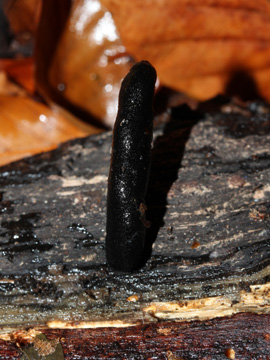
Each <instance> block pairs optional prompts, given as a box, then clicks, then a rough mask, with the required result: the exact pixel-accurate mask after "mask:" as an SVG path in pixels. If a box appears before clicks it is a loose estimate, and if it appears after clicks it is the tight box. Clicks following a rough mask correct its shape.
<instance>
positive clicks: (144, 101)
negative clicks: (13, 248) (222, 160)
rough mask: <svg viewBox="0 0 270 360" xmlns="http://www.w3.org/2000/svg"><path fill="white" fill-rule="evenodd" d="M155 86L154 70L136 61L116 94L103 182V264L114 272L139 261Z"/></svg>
mask: <svg viewBox="0 0 270 360" xmlns="http://www.w3.org/2000/svg"><path fill="white" fill-rule="evenodd" d="M155 82H156V71H155V69H154V68H153V66H152V65H151V64H150V63H149V62H147V61H141V62H139V63H137V64H135V65H134V66H133V67H132V68H131V70H130V72H129V73H128V74H127V76H126V77H125V78H124V80H123V82H122V86H121V89H120V93H119V106H118V114H117V118H116V121H115V125H114V130H113V142H112V155H111V166H110V173H109V179H108V198H107V228H106V232H107V235H106V257H107V262H108V264H109V265H110V266H111V267H112V268H114V269H116V270H122V271H132V270H134V269H136V268H137V267H138V266H139V265H140V263H141V260H142V255H143V249H144V242H145V234H146V227H147V221H146V220H145V209H146V206H145V200H144V199H145V194H146V190H147V183H148V178H149V171H150V152H151V142H152V135H153V96H154V90H155Z"/></svg>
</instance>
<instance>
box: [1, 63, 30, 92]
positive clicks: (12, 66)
mask: <svg viewBox="0 0 270 360" xmlns="http://www.w3.org/2000/svg"><path fill="white" fill-rule="evenodd" d="M0 72H3V73H5V74H6V76H8V77H9V78H10V79H12V80H13V81H14V82H15V83H16V84H19V85H20V86H21V87H22V88H23V89H25V90H26V91H27V92H28V93H30V94H34V92H35V80H34V62H33V58H32V57H30V58H25V59H0ZM23 89H22V91H23Z"/></svg>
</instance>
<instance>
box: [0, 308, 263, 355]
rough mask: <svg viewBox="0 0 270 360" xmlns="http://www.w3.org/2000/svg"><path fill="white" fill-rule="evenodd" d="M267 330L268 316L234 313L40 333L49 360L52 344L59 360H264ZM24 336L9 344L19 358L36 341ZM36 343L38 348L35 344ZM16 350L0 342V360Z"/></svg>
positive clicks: (50, 330)
mask: <svg viewBox="0 0 270 360" xmlns="http://www.w3.org/2000/svg"><path fill="white" fill-rule="evenodd" d="M269 329H270V316H269V315H256V314H238V315H235V316H233V317H231V318H217V319H212V320H209V321H207V322H200V321H193V322H182V323H177V322H161V323H157V324H148V325H140V326H135V327H130V328H124V329H119V328H103V329H76V330H67V329H66V330H63V329H54V330H52V329H46V330H43V334H45V335H46V337H47V339H49V340H50V342H51V344H52V346H51V348H52V351H51V357H50V359H51V360H59V359H60V358H59V357H53V354H54V352H53V351H54V349H59V345H58V342H60V344H61V345H62V349H63V353H64V358H65V360H73V359H74V358H75V357H76V359H77V360H84V359H93V360H94V359H135V360H140V359H142V360H143V359H164V360H167V359H168V360H180V359H182V360H183V359H185V360H188V359H198V360H206V359H209V360H210V359H215V360H225V359H234V358H236V359H238V360H246V359H260V360H269V358H270V330H269ZM24 335H26V334H16V337H15V338H14V339H13V341H15V340H16V343H17V346H19V347H20V349H22V350H23V351H24V352H25V353H27V352H28V353H30V350H31V349H32V348H35V349H36V350H37V344H36V343H37V340H36V339H37V338H35V339H32V340H30V341H29V340H28V341H25V340H24ZM42 336H43V337H44V335H42ZM38 342H39V343H38V345H40V342H41V341H40V340H39V341H38ZM40 348H41V346H39V348H38V349H40ZM20 349H18V348H17V349H16V348H15V346H14V345H12V344H11V343H6V342H4V341H1V340H0V356H1V359H9V360H15V359H19V358H20V356H21V354H22V353H21V351H20ZM59 350H60V349H59ZM39 351H40V350H39ZM55 351H56V350H55ZM47 352H48V351H47ZM43 353H44V352H43ZM55 353H56V352H55ZM43 359H44V358H43ZM61 359H62V358H61ZM44 360H47V357H46V358H45V359H44ZM48 360H49V358H48Z"/></svg>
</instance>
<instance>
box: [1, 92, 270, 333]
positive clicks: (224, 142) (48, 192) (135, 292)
mask: <svg viewBox="0 0 270 360" xmlns="http://www.w3.org/2000/svg"><path fill="white" fill-rule="evenodd" d="M170 114H171V115H170V121H169V122H168V123H167V124H166V125H164V126H160V127H159V128H157V129H156V130H155V140H154V147H153V151H152V169H151V175H150V183H149V190H148V194H147V199H146V203H147V206H148V214H147V217H148V219H149V220H151V222H152V226H151V228H150V231H149V233H148V235H147V243H148V250H149V251H148V252H145V254H144V256H145V266H144V267H143V268H142V269H140V270H139V271H137V272H134V273H132V274H126V273H122V272H114V271H112V270H111V269H110V268H109V267H108V266H107V265H106V261H105V249H104V243H105V223H106V219H105V213H106V211H105V208H106V188H107V176H108V170H109V161H110V147H111V133H110V132H108V133H104V134H101V135H95V136H91V137H88V138H85V139H80V140H75V141H72V142H69V143H66V144H63V145H62V146H61V147H59V148H58V149H57V150H54V151H52V152H48V153H44V154H41V155H38V156H35V157H30V158H27V159H25V160H22V161H19V162H17V163H13V164H10V165H8V166H5V167H2V168H1V170H0V194H1V201H0V206H1V208H0V209H1V218H0V221H1V228H0V241H1V242H0V250H1V253H0V255H1V257H0V264H1V276H0V285H1V286H0V303H1V307H0V325H1V333H2V334H3V333H6V332H8V331H11V330H14V329H16V328H17V329H18V328H22V327H28V326H41V327H43V326H45V327H46V326H51V327H65V326H70V327H82V326H84V327H96V326H130V325H135V324H140V323H153V322H156V321H158V320H159V319H162V320H164V319H174V318H176V319H178V320H181V319H182V320H183V319H189V320H194V319H198V318H199V319H200V318H201V319H205V318H211V317H216V316H224V315H230V314H234V313H237V312H243V311H244V312H256V313H265V314H267V313H269V310H270V300H269V293H270V292H269V274H270V272H269V266H270V260H269V259H270V256H269V255H270V248H269V221H270V216H269V206H270V204H269V188H270V183H269V179H270V176H269V175H270V149H269V143H270V142H269V140H270V138H269V136H270V135H269V129H270V120H269V107H268V106H267V105H266V104H264V103H256V102H253V103H250V104H248V105H246V106H244V105H239V104H236V103H232V102H230V101H228V100H226V99H224V98H218V99H216V100H214V101H211V102H208V103H204V104H201V105H200V108H199V109H198V110H197V111H191V110H190V109H189V108H188V107H187V106H181V107H178V108H173V109H171V111H170ZM152 244H153V250H152V253H151V252H150V249H151V247H152ZM217 304H218V305H219V306H218V307H217ZM151 306H153V307H151ZM181 308H182V309H183V311H182V310H181ZM57 321H58V322H57ZM80 322H82V323H80Z"/></svg>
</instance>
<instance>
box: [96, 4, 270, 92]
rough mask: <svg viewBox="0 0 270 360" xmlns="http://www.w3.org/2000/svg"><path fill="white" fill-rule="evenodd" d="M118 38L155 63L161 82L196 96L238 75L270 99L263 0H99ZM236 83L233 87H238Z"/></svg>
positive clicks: (269, 30)
mask: <svg viewBox="0 0 270 360" xmlns="http://www.w3.org/2000/svg"><path fill="white" fill-rule="evenodd" d="M102 3H103V4H104V5H105V6H106V7H107V8H108V9H109V10H110V12H111V13H112V15H113V18H114V20H115V23H116V24H117V28H118V31H119V33H120V36H121V39H122V41H123V44H124V45H125V46H126V48H127V50H128V51H129V52H130V53H131V54H132V55H133V56H135V57H136V59H138V60H140V59H147V60H149V61H151V62H152V63H153V65H154V66H155V67H156V68H157V72H158V75H159V78H160V81H161V83H162V84H164V85H167V86H169V87H172V88H175V89H177V90H180V91H184V92H186V93H188V94H189V95H192V96H195V97H197V98H199V99H207V98H209V97H211V96H214V95H216V94H217V93H220V92H226V91H227V92H229V93H230V92H231V93H232V95H234V94H233V92H234V86H233V85H234V82H235V83H236V84H237V83H238V81H237V80H239V79H241V81H243V80H245V81H244V85H243V88H244V89H242V90H246V84H248V86H249V87H253V89H252V90H253V92H254V93H256V92H258V93H259V94H260V95H261V96H264V97H265V98H267V99H270V92H269V90H268V89H269V85H270V77H269V76H268V75H270V62H269V59H270V43H269V40H270V4H269V2H268V1H267V0H258V1H256V2H254V1H252V0H248V1H246V0H203V1H201V2H198V1H196V0H183V1H178V0H170V1H164V0H161V1H155V0H148V1H145V0H134V1H122V0H102ZM240 90H241V89H237V91H240Z"/></svg>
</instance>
